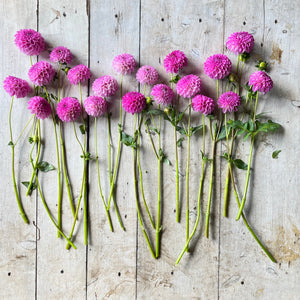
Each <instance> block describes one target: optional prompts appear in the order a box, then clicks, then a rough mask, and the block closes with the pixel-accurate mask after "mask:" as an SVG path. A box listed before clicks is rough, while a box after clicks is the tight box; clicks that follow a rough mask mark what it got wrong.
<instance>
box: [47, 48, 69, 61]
mask: <svg viewBox="0 0 300 300" xmlns="http://www.w3.org/2000/svg"><path fill="white" fill-rule="evenodd" d="M72 58H73V56H72V53H71V51H70V50H69V49H68V48H66V47H62V46H59V47H56V48H54V49H53V50H52V51H51V53H50V60H51V61H53V62H60V63H62V64H69V63H71V61H72Z"/></svg>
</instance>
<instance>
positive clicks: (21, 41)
mask: <svg viewBox="0 0 300 300" xmlns="http://www.w3.org/2000/svg"><path fill="white" fill-rule="evenodd" d="M15 44H16V46H17V47H18V48H19V49H20V51H21V52H23V53H25V54H26V55H30V56H31V55H39V54H40V53H41V52H42V51H44V49H45V41H44V38H43V37H42V35H41V34H40V33H39V32H36V31H35V30H33V29H21V30H19V31H18V32H17V33H16V34H15Z"/></svg>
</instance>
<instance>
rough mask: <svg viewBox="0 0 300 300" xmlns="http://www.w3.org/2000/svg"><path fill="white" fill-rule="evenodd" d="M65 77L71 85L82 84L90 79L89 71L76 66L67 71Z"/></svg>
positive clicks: (85, 67)
mask: <svg viewBox="0 0 300 300" xmlns="http://www.w3.org/2000/svg"><path fill="white" fill-rule="evenodd" d="M67 77H68V79H69V81H70V82H71V84H74V85H76V84H78V83H79V82H84V81H86V80H88V79H89V78H90V77H91V71H90V69H89V68H88V67H87V66H85V65H77V66H75V67H73V68H72V69H70V70H69V72H68V74H67Z"/></svg>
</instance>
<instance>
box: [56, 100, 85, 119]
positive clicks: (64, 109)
mask: <svg viewBox="0 0 300 300" xmlns="http://www.w3.org/2000/svg"><path fill="white" fill-rule="evenodd" d="M56 111H57V115H58V117H59V118H60V119H61V120H62V121H63V122H73V121H75V120H76V119H78V118H79V116H80V114H81V105H80V103H79V101H78V100H77V99H76V98H72V97H65V98H62V99H61V100H60V102H59V103H58V104H57V108H56Z"/></svg>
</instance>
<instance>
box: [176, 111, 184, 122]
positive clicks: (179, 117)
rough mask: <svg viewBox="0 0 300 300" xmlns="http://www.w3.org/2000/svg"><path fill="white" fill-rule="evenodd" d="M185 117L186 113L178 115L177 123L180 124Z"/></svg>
mask: <svg viewBox="0 0 300 300" xmlns="http://www.w3.org/2000/svg"><path fill="white" fill-rule="evenodd" d="M183 116H184V111H183V112H181V113H180V114H179V115H178V118H177V119H176V120H177V123H178V122H180V121H181V120H182V118H183Z"/></svg>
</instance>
